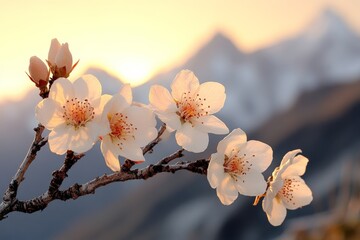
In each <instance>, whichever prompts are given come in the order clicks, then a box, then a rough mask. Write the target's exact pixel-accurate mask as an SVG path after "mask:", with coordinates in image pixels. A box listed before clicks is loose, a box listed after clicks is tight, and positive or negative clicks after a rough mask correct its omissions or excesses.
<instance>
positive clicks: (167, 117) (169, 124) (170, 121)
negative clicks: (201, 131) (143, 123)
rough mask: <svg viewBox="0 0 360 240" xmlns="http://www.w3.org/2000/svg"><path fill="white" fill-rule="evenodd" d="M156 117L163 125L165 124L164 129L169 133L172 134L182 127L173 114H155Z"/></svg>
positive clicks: (177, 117)
mask: <svg viewBox="0 0 360 240" xmlns="http://www.w3.org/2000/svg"><path fill="white" fill-rule="evenodd" d="M157 116H158V118H159V119H160V120H161V121H162V122H163V123H166V129H167V130H168V131H169V132H173V131H174V130H178V129H180V128H181V127H182V124H181V121H180V117H179V115H177V114H176V113H175V112H173V113H157Z"/></svg>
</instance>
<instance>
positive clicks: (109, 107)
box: [103, 94, 130, 115]
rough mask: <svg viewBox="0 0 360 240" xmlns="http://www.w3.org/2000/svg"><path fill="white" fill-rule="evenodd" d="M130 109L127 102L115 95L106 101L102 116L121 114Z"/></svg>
mask: <svg viewBox="0 0 360 240" xmlns="http://www.w3.org/2000/svg"><path fill="white" fill-rule="evenodd" d="M128 107H130V105H129V104H128V103H127V101H126V100H125V99H124V97H123V96H121V95H120V94H115V95H114V96H112V98H110V100H108V101H107V103H106V104H105V106H104V112H103V114H105V115H107V114H115V113H122V112H123V111H124V110H125V109H126V108H128Z"/></svg>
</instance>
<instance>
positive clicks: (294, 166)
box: [262, 149, 313, 226]
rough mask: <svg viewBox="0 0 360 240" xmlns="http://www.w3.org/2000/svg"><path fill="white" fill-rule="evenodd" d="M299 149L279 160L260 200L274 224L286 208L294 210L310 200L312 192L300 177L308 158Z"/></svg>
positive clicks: (283, 216) (279, 219)
mask: <svg viewBox="0 0 360 240" xmlns="http://www.w3.org/2000/svg"><path fill="white" fill-rule="evenodd" d="M298 153H301V150H300V149H297V150H293V151H290V152H288V153H287V154H286V155H285V156H284V158H283V159H282V161H281V164H280V167H279V168H276V169H275V171H274V172H273V174H272V180H271V182H270V183H269V187H268V189H267V191H266V195H265V197H264V200H263V202H262V207H263V210H264V211H265V212H266V215H267V218H268V220H269V222H270V223H271V224H272V225H274V226H279V225H280V224H282V222H283V221H284V219H285V217H286V209H289V210H294V209H297V208H300V207H303V206H305V205H308V204H310V202H311V201H312V199H313V197H312V192H311V190H310V188H309V187H308V186H307V185H306V183H305V182H304V180H303V179H302V178H301V177H300V176H302V175H303V174H304V173H305V170H306V165H307V163H308V161H309V160H308V159H307V158H306V157H304V156H302V155H297V154H298ZM296 155H297V156H296Z"/></svg>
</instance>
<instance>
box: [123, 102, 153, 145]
mask: <svg viewBox="0 0 360 240" xmlns="http://www.w3.org/2000/svg"><path fill="white" fill-rule="evenodd" d="M123 113H124V114H125V115H126V116H127V117H128V121H129V123H131V124H133V127H134V128H135V131H134V135H135V141H136V143H137V144H138V145H139V146H140V147H143V146H145V145H146V144H148V143H149V142H150V141H152V140H153V139H155V138H156V136H157V130H156V128H155V126H156V120H155V116H154V114H153V112H152V111H150V110H149V109H147V108H143V107H138V106H130V107H128V108H127V109H125V111H124V112H123Z"/></svg>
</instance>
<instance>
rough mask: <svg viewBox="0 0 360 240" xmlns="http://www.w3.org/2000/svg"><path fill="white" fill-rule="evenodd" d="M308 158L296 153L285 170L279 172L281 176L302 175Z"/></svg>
mask: <svg viewBox="0 0 360 240" xmlns="http://www.w3.org/2000/svg"><path fill="white" fill-rule="evenodd" d="M308 162H309V160H308V159H307V158H306V157H304V156H303V155H297V156H296V157H295V158H294V159H293V160H292V164H290V165H289V166H288V167H287V168H286V169H285V171H284V172H283V173H282V174H281V177H282V178H286V177H288V176H302V175H303V174H304V173H305V170H306V166H307V163H308Z"/></svg>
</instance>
